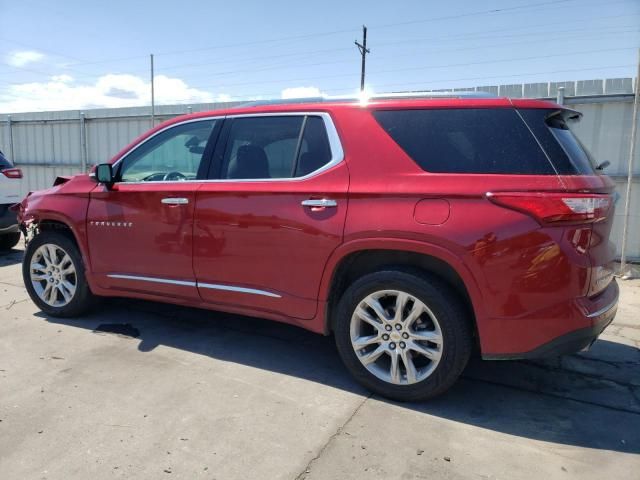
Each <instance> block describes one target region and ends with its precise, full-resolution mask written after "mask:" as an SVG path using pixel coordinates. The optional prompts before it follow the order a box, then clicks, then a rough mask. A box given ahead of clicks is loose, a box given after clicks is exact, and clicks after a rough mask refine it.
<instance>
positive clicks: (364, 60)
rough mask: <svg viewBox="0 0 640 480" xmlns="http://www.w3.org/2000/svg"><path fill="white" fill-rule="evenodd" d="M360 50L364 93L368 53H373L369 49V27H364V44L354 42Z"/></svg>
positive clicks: (361, 88)
mask: <svg viewBox="0 0 640 480" xmlns="http://www.w3.org/2000/svg"><path fill="white" fill-rule="evenodd" d="M354 43H355V44H356V46H357V47H358V50H360V55H361V56H362V67H361V69H360V91H361V92H364V73H365V67H366V63H367V53H371V50H369V49H368V48H367V26H366V25H363V26H362V44H360V43H358V41H357V40H356V41H355V42H354Z"/></svg>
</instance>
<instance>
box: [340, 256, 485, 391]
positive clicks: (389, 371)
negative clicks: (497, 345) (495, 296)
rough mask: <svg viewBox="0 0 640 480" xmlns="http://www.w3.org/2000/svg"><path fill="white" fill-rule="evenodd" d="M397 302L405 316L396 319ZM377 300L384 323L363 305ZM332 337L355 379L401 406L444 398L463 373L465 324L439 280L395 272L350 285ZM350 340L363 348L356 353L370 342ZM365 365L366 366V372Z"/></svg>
mask: <svg viewBox="0 0 640 480" xmlns="http://www.w3.org/2000/svg"><path fill="white" fill-rule="evenodd" d="M392 292H395V293H396V294H397V295H396V296H395V297H394V293H392ZM403 294H404V295H405V296H404V297H403V296H402V295H403ZM370 296H371V297H370ZM400 297H401V298H403V300H402V302H404V303H401V304H402V305H404V307H403V309H402V310H401V311H402V312H403V314H402V315H401V316H400V317H395V318H396V319H395V320H394V319H391V317H394V316H395V315H394V314H395V310H397V309H395V308H394V307H395V305H397V303H396V302H398V298H400ZM365 300H366V302H365ZM375 300H377V301H378V304H377V305H378V306H383V307H385V308H383V311H382V313H381V314H382V315H385V317H386V318H385V319H384V320H382V321H381V320H380V314H376V313H375V310H373V309H372V308H371V307H370V306H369V305H370V304H375ZM360 307H364V308H363V309H362V310H361V309H360ZM423 307H426V309H423ZM356 309H358V313H357V314H356ZM378 311H379V312H380V310H379V309H378ZM363 312H364V313H363ZM418 312H421V313H419V314H418ZM363 317H366V318H368V320H364V319H363ZM371 319H373V320H374V324H375V326H373V324H371V323H370V320H371ZM399 319H400V320H399ZM387 324H388V325H389V326H391V327H392V329H391V330H390V331H389V330H387V328H389V327H388V326H387ZM380 326H381V327H380ZM334 333H335V341H336V345H337V348H338V352H339V354H340V357H341V359H342V361H343V362H344V364H345V366H346V367H347V369H348V370H349V372H350V373H351V374H352V375H353V376H354V378H355V379H356V380H357V381H358V382H359V383H360V384H362V385H363V386H365V387H366V388H368V389H369V390H371V391H373V392H375V393H377V394H379V395H382V396H383V397H387V398H389V399H392V400H397V401H402V402H405V401H418V400H426V399H429V398H432V397H434V396H436V395H439V394H441V393H443V392H445V391H446V390H447V389H448V388H450V387H451V386H452V385H453V384H454V383H455V381H456V380H457V379H458V377H459V376H460V374H461V373H462V371H463V370H464V368H465V366H466V364H467V362H468V360H469V357H470V355H471V352H472V348H473V334H472V327H471V319H470V318H469V314H468V312H467V310H466V308H465V306H464V305H463V303H462V302H461V300H460V298H459V297H458V296H457V295H456V294H455V293H454V292H453V291H452V290H451V288H450V287H449V286H448V285H447V284H446V283H444V282H442V281H441V280H439V279H438V278H437V277H434V276H431V275H427V274H423V273H421V272H414V271H411V270H404V269H402V268H401V267H398V269H389V270H385V271H379V272H375V273H371V274H368V275H365V276H363V277H361V278H360V279H358V280H356V281H355V282H354V283H353V284H352V285H351V286H350V287H349V288H348V289H347V290H346V292H345V293H344V295H343V296H342V298H341V299H340V301H339V303H338V308H337V311H336V317H335V323H334ZM385 334H386V337H387V341H385V340H384V338H383V337H384V336H385ZM391 335H393V336H391ZM374 337H375V339H374ZM426 338H428V339H429V340H426ZM352 339H355V341H357V342H361V343H359V344H358V347H360V346H362V345H364V344H365V343H366V342H369V341H370V339H371V344H369V345H366V346H364V347H363V348H361V349H360V348H356V346H354V345H353V344H352ZM438 342H439V343H438ZM400 347H402V348H400ZM380 348H381V349H382V353H381V354H380ZM427 354H428V355H427ZM376 355H379V356H378V357H376ZM394 356H395V358H396V360H395V361H394V360H393V358H394ZM361 358H362V360H361ZM372 358H377V359H376V360H374V361H371V359H372ZM367 361H370V362H371V363H369V364H368V366H365V364H364V363H363V362H367ZM407 364H412V365H413V368H408V366H407ZM394 373H395V375H394Z"/></svg>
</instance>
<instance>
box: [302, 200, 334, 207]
mask: <svg viewBox="0 0 640 480" xmlns="http://www.w3.org/2000/svg"><path fill="white" fill-rule="evenodd" d="M302 206H303V207H312V208H327V207H337V206H338V202H336V201H335V200H331V199H330V198H319V199H309V200H303V201H302Z"/></svg>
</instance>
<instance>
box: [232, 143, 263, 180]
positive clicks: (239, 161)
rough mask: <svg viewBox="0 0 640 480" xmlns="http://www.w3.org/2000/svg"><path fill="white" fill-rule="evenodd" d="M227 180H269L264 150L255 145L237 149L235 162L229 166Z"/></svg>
mask: <svg viewBox="0 0 640 480" xmlns="http://www.w3.org/2000/svg"><path fill="white" fill-rule="evenodd" d="M227 178H233V179H251V178H271V175H270V173H269V160H268V159H267V155H266V153H264V149H263V148H261V147H259V146H257V145H243V146H241V147H240V148H238V153H237V154H236V161H235V162H234V163H233V164H231V165H230V166H229V171H228V173H227Z"/></svg>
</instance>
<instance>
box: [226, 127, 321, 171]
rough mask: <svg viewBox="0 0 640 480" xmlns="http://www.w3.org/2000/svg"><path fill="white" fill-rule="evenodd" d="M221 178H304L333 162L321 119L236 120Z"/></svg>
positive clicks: (229, 137) (231, 132)
mask: <svg viewBox="0 0 640 480" xmlns="http://www.w3.org/2000/svg"><path fill="white" fill-rule="evenodd" d="M232 122H233V123H232V124H231V128H230V130H229V136H228V139H227V144H226V147H225V151H224V155H223V158H222V168H221V176H220V177H221V178H223V179H237V180H251V179H254V180H261V179H270V178H273V179H278V178H294V177H302V176H305V175H308V174H310V173H313V172H314V171H316V170H318V169H320V168H322V167H323V166H324V165H326V164H327V163H329V162H330V161H331V148H330V146H329V140H328V137H327V133H326V129H325V125H324V121H323V120H322V118H321V117H319V116H313V115H309V116H304V115H299V116H298V115H288V116H268V115H266V116H256V117H246V118H236V119H233V120H232Z"/></svg>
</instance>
